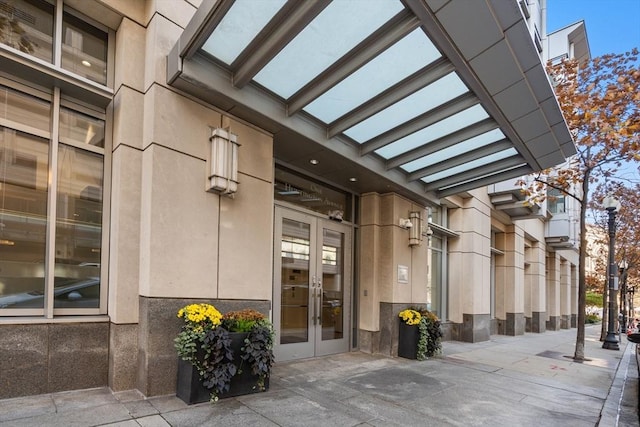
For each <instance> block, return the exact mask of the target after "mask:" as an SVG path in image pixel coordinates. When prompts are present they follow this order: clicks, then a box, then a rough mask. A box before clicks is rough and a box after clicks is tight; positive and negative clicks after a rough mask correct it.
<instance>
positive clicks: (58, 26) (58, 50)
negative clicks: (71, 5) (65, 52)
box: [53, 0, 63, 67]
mask: <svg viewBox="0 0 640 427" xmlns="http://www.w3.org/2000/svg"><path fill="white" fill-rule="evenodd" d="M62 12H63V0H57V1H56V8H55V16H54V18H53V19H54V22H53V23H54V25H53V65H55V66H56V67H62Z"/></svg>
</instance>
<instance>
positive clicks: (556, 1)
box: [547, 0, 640, 57]
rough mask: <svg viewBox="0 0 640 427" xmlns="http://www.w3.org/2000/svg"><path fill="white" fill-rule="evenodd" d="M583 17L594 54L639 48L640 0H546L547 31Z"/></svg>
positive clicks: (592, 53) (593, 55) (592, 54)
mask: <svg viewBox="0 0 640 427" xmlns="http://www.w3.org/2000/svg"><path fill="white" fill-rule="evenodd" d="M580 20H584V21H585V23H586V25H587V37H588V39H589V47H590V48H591V56H592V57H595V56H600V55H603V54H605V53H623V52H626V51H629V50H631V49H632V48H634V47H637V48H638V49H640V0H547V32H552V31H555V30H558V29H560V28H562V27H566V26H567V25H569V24H573V23H574V22H576V21H580Z"/></svg>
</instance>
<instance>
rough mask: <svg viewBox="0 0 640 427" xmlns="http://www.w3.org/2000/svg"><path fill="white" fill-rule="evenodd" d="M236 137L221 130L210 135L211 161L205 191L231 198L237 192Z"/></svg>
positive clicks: (214, 130)
mask: <svg viewBox="0 0 640 427" xmlns="http://www.w3.org/2000/svg"><path fill="white" fill-rule="evenodd" d="M236 138H237V137H236V135H235V134H233V133H231V132H228V131H226V130H224V129H221V128H216V129H213V131H212V133H211V138H209V140H210V141H211V159H210V169H209V185H208V188H207V191H209V192H215V193H220V194H224V195H227V196H230V197H231V196H233V194H234V193H235V192H236V191H237V190H238V147H240V144H238V143H237V141H236Z"/></svg>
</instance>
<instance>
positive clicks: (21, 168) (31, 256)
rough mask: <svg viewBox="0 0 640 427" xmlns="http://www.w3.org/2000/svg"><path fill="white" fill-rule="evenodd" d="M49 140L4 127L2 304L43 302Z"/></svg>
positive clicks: (0, 159) (0, 166)
mask: <svg viewBox="0 0 640 427" xmlns="http://www.w3.org/2000/svg"><path fill="white" fill-rule="evenodd" d="M48 153H49V144H48V142H47V141H45V140H42V139H40V138H36V137H33V136H29V135H25V134H23V133H21V132H18V131H15V130H12V129H7V128H4V127H0V308H14V307H25V306H28V307H39V308H42V307H43V304H44V299H43V294H44V259H45V238H46V224H47V216H46V215H47V177H48V157H49V155H48Z"/></svg>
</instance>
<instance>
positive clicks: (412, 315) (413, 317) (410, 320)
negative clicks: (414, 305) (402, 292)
mask: <svg viewBox="0 0 640 427" xmlns="http://www.w3.org/2000/svg"><path fill="white" fill-rule="evenodd" d="M398 317H400V318H402V320H403V321H404V322H405V323H406V324H407V325H417V324H418V323H420V319H421V318H422V316H421V315H420V313H419V312H417V311H415V310H410V309H406V310H402V311H401V312H400V313H398Z"/></svg>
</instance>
